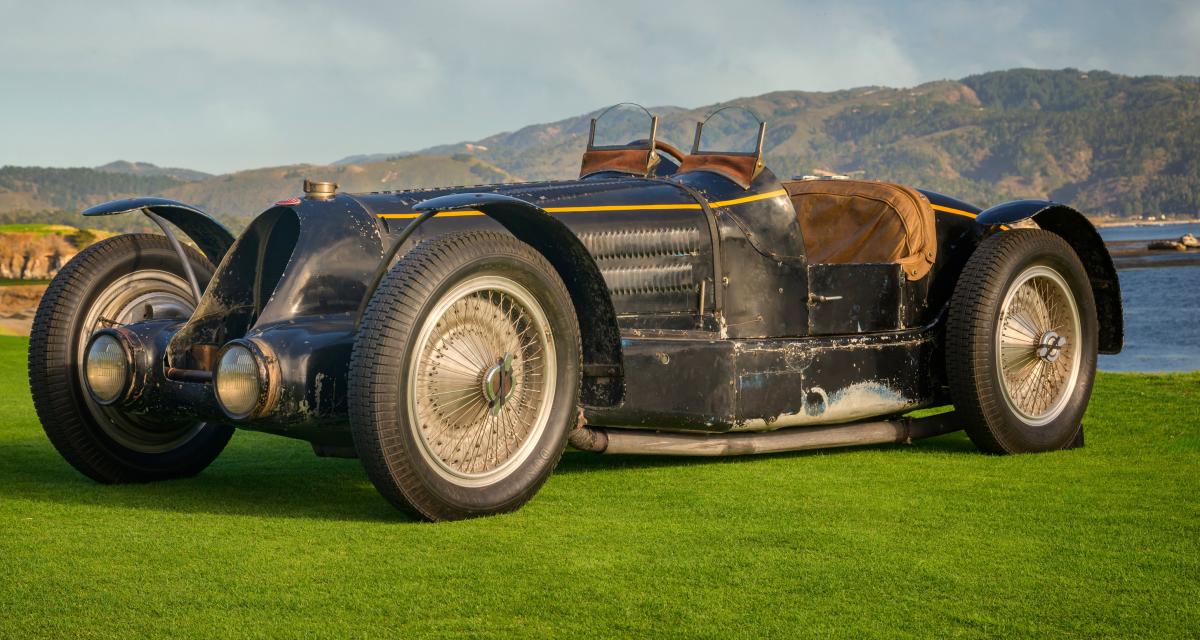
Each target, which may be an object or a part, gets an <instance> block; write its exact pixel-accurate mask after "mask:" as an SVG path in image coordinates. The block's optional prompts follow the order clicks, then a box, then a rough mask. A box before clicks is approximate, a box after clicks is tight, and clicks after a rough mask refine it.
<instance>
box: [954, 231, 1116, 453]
mask: <svg viewBox="0 0 1200 640" xmlns="http://www.w3.org/2000/svg"><path fill="white" fill-rule="evenodd" d="M1097 325H1098V321H1097V318H1096V305H1095V301H1094V299H1093V297H1092V290H1091V285H1090V283H1089V282H1088V277H1087V273H1086V271H1084V268H1083V265H1082V264H1081V263H1080V261H1079V258H1078V257H1077V256H1076V255H1075V252H1074V250H1073V249H1072V248H1071V246H1070V245H1068V244H1067V243H1066V242H1065V241H1064V240H1063V239H1062V238H1060V237H1058V236H1057V235H1055V234H1053V233H1050V232H1047V231H1041V230H1025V229H1020V230H1012V231H1006V232H1003V233H1000V234H997V235H994V236H991V237H989V238H987V239H986V240H984V241H983V243H981V244H980V246H979V247H978V248H977V249H976V250H975V253H974V254H973V255H972V256H971V259H970V261H968V263H967V265H966V267H965V269H964V270H963V273H962V275H961V276H960V278H959V282H958V284H957V285H956V287H955V290H954V296H953V299H952V301H951V306H950V318H949V321H948V323H947V327H946V333H947V336H946V338H947V339H946V370H947V374H948V376H949V383H950V392H951V396H952V398H953V400H954V405H955V407H956V408H957V409H958V411H959V413H960V415H962V416H963V417H964V418H965V419H966V420H967V423H966V430H967V434H968V435H969V436H970V437H971V440H972V441H973V442H974V443H975V445H976V446H977V447H979V449H980V450H982V451H986V452H989V453H1021V452H1034V451H1050V450H1055V449H1062V448H1065V447H1069V446H1071V445H1072V444H1074V443H1077V442H1081V441H1082V429H1083V427H1082V423H1081V421H1082V419H1083V413H1084V411H1085V410H1086V409H1087V403H1088V399H1089V398H1090V396H1091V390H1092V383H1093V381H1094V379H1095V372H1096V350H1097V333H1098V332H1097Z"/></svg>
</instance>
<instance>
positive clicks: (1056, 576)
mask: <svg viewBox="0 0 1200 640" xmlns="http://www.w3.org/2000/svg"><path fill="white" fill-rule="evenodd" d="M25 346H26V342H25V340H23V339H18V338H2V339H0V637H14V638H30V637H54V638H65V637H75V638H91V637H95V638H108V637H112V638H130V637H143V636H157V637H199V636H203V637H280V636H285V637H300V636H303V637H330V638H341V637H398V638H400V637H404V638H407V637H421V636H427V637H447V636H448V637H487V636H496V637H505V636H508V637H511V636H521V637H553V638H565V637H643V636H650V635H654V636H675V637H685V636H686V637H711V638H727V637H761V636H768V635H773V636H819V637H827V636H838V637H852V638H859V637H881V638H895V637H921V638H925V637H933V636H958V637H994V636H1010V635H1015V636H1031V635H1036V636H1112V637H1131V636H1142V637H1155V638H1157V637H1188V636H1191V637H1195V636H1196V634H1197V633H1198V632H1200V612H1198V605H1197V598H1198V594H1200V497H1198V495H1200V464H1198V463H1200V426H1198V425H1197V419H1196V417H1195V416H1196V412H1197V408H1198V405H1200V374H1187V375H1169V376H1168V375H1102V376H1101V377H1100V380H1099V383H1098V385H1097V388H1096V392H1095V395H1094V399H1093V402H1092V408H1091V411H1090V413H1089V414H1088V417H1087V419H1086V421H1085V424H1086V426H1087V439H1088V441H1087V447H1086V448H1084V449H1079V450H1074V451H1064V452H1059V453H1053V454H1045V455H1029V456H1014V457H989V456H983V455H979V454H977V453H975V452H974V450H973V448H972V446H971V444H970V442H969V441H968V440H967V439H966V437H965V436H963V435H962V434H950V435H947V436H942V437H940V438H936V439H932V440H927V441H923V442H919V443H917V444H916V445H912V446H889V447H873V448H866V449H855V450H840V451H833V452H820V453H807V454H789V455H776V456H771V457H759V458H740V459H725V460H680V459H662V458H636V457H597V456H592V455H588V454H583V453H578V452H571V453H568V454H567V455H566V457H565V459H564V460H563V461H562V464H561V465H560V466H559V470H558V471H557V472H556V473H555V475H554V476H553V477H551V479H550V481H549V482H548V483H547V484H546V486H545V488H544V489H543V490H542V492H541V493H540V494H539V495H538V496H537V497H536V498H535V499H534V500H533V502H532V503H530V504H529V505H528V506H526V507H525V508H524V509H522V510H521V511H519V512H517V513H514V514H510V515H505V516H500V517H494V518H486V519H480V520H473V521H469V522H459V523H448V524H437V525H431V524H424V523H417V522H411V521H408V520H406V519H405V518H404V517H403V516H401V515H400V514H399V513H398V512H396V511H394V510H393V509H392V508H391V507H390V506H389V505H388V504H386V503H385V502H384V501H383V499H381V498H380V497H379V496H378V495H377V494H376V492H375V490H374V489H373V488H372V487H371V485H370V484H369V482H368V481H367V479H366V477H365V476H364V475H363V472H362V471H361V469H360V468H359V466H358V463H357V461H354V460H334V459H320V458H315V457H313V455H312V454H311V452H310V450H309V449H308V447H307V446H306V445H305V444H304V443H301V442H294V441H289V440H285V439H281V438H276V437H271V436H266V435H260V434H254V433H238V434H237V435H236V436H235V437H234V440H233V442H232V443H231V445H230V447H229V449H228V450H227V451H226V452H225V454H224V455H223V456H222V457H221V458H220V459H219V460H218V461H217V462H216V463H215V464H214V465H213V466H212V467H211V468H210V469H209V470H208V471H206V472H205V473H203V474H201V475H200V476H199V477H197V478H195V479H190V480H184V481H176V482H168V483H161V484H156V485H143V486H100V485H97V484H93V483H92V482H90V481H88V480H86V479H84V478H83V477H82V476H80V475H78V474H77V473H75V472H74V471H73V470H72V469H71V468H70V467H68V466H67V464H66V463H65V462H63V461H62V460H61V459H60V458H59V457H58V455H57V454H56V453H55V451H54V450H53V448H52V447H51V446H50V444H49V443H48V442H47V440H46V439H45V437H44V436H43V435H42V433H41V430H40V428H39V426H38V422H37V419H36V417H35V416H34V413H33V410H32V408H31V406H30V401H29V395H28V389H27V385H26V382H25V361H24V359H25Z"/></svg>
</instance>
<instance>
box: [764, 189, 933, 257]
mask: <svg viewBox="0 0 1200 640" xmlns="http://www.w3.org/2000/svg"><path fill="white" fill-rule="evenodd" d="M783 186H784V188H785V189H787V192H788V195H789V196H791V198H792V206H794V207H795V208H796V217H797V218H798V219H799V222H800V232H801V233H803V234H804V248H805V251H806V252H807V254H808V262H809V263H824V264H839V263H840V264H846V263H880V262H892V263H899V264H900V265H902V266H903V267H904V276H905V277H906V278H908V279H909V280H920V279H921V278H924V277H925V274H927V273H929V269H930V268H931V267H932V266H933V262H934V260H935V259H936V258H937V230H936V228H935V226H934V214H933V209H932V208H931V207H930V206H929V199H928V198H926V197H925V196H924V195H923V194H921V192H919V191H917V190H916V189H913V188H911V187H906V186H903V185H899V184H892V183H890V182H871V181H866V180H800V181H797V182H785V183H784V184H783Z"/></svg>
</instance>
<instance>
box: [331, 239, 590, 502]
mask: <svg viewBox="0 0 1200 640" xmlns="http://www.w3.org/2000/svg"><path fill="white" fill-rule="evenodd" d="M580 351H581V348H580V330H579V319H578V318H577V317H576V315H575V307H574V305H573V304H572V301H571V294H570V292H569V291H568V290H567V288H566V285H565V284H564V283H563V280H562V278H561V277H560V276H559V274H558V272H557V271H556V270H555V268H554V266H553V265H551V264H550V262H549V261H548V260H547V259H546V257H545V256H543V255H542V254H541V253H539V252H538V251H537V250H536V249H534V248H533V247H532V246H530V245H528V244H526V243H524V242H521V241H520V240H518V239H516V238H514V237H512V236H511V235H508V234H503V233H497V232H492V231H468V232H464V233H453V234H446V235H441V236H436V237H434V238H429V239H427V240H424V241H422V242H421V243H420V244H418V245H417V246H416V247H414V248H413V249H412V250H411V251H409V252H408V253H407V254H406V255H405V256H404V257H403V258H401V259H400V261H399V262H397V263H396V264H395V265H394V266H393V267H392V268H391V270H390V271H389V272H388V274H387V277H385V278H384V279H383V280H382V281H381V282H380V284H379V288H378V289H377V290H376V291H375V293H374V294H372V295H371V298H370V300H369V302H368V304H367V308H366V312H365V313H364V314H363V321H362V328H361V329H360V331H359V334H358V336H357V337H356V338H355V341H354V352H353V354H352V356H351V359H350V380H349V398H348V399H349V405H350V407H349V408H350V428H351V433H352V435H353V436H354V447H355V450H356V452H357V453H358V458H359V460H361V461H362V464H363V468H364V469H365V470H366V472H367V476H368V477H370V478H371V482H372V483H373V484H374V485H375V487H376V488H377V489H379V492H380V493H381V494H383V496H384V497H385V498H387V499H388V501H390V502H391V503H392V504H394V505H395V506H397V507H399V508H400V509H403V510H405V511H408V512H409V513H411V514H413V515H415V516H417V517H420V518H425V519H428V520H435V521H440V520H460V519H463V518H474V517H477V516H483V515H488V514H494V513H505V512H508V511H512V510H514V509H517V508H518V507H520V506H521V505H523V504H525V503H526V502H528V501H529V500H530V499H531V498H532V497H533V496H534V494H535V493H537V491H538V489H539V488H541V486H542V484H543V483H545V481H546V479H547V478H548V477H549V476H550V474H551V473H552V472H553V471H554V467H555V466H556V465H557V464H558V461H559V459H560V458H561V457H562V452H563V449H564V448H565V447H566V444H567V433H568V431H569V430H570V428H571V427H572V426H573V425H574V424H575V422H576V420H578V417H579V390H580V383H581V379H582V375H581V360H582V354H581V352H580Z"/></svg>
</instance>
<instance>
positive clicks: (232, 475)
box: [0, 434, 975, 523]
mask: <svg viewBox="0 0 1200 640" xmlns="http://www.w3.org/2000/svg"><path fill="white" fill-rule="evenodd" d="M231 449H233V450H231V451H228V452H226V453H225V454H224V455H222V456H221V457H220V458H218V459H217V461H216V462H214V463H213V465H212V466H211V467H209V468H208V469H207V470H205V471H204V472H203V473H201V474H200V475H198V476H196V477H194V478H186V479H180V480H171V481H166V482H156V483H150V484H128V485H104V484H99V483H96V482H93V481H92V480H90V479H88V478H85V477H84V476H82V475H81V474H79V473H77V472H76V471H75V470H74V469H72V468H71V467H70V466H68V465H67V463H66V462H65V461H63V460H62V458H60V457H59V456H58V455H57V453H56V452H55V451H54V450H53V448H52V447H50V445H49V443H48V442H44V441H43V442H25V443H21V444H19V445H18V446H15V447H6V448H5V450H4V451H3V452H2V454H0V468H2V469H3V470H2V471H0V502H7V501H8V500H10V499H11V500H32V501H36V502H43V503H52V504H59V505H64V506H81V507H104V508H109V507H111V508H117V509H135V510H139V509H140V510H148V511H155V512H160V513H170V512H178V513H203V514H213V515H222V516H248V517H257V518H298V519H307V520H325V521H347V522H351V521H353V522H378V523H405V522H416V521H415V520H414V519H413V518H411V517H410V516H408V515H407V514H405V513H404V512H402V511H400V510H398V509H395V508H394V507H392V505H391V504H389V503H388V502H387V501H386V500H384V498H383V497H382V496H380V494H379V493H378V492H377V491H376V490H375V487H374V486H372V484H371V482H370V481H369V480H368V479H367V476H366V474H365V473H364V472H363V470H362V467H361V465H359V463H358V461H357V460H346V459H335V458H317V457H315V456H313V455H312V454H311V453H309V452H308V451H305V450H304V449H306V447H297V446H296V443H277V442H268V440H267V439H266V438H263V439H262V440H260V441H257V442H252V443H246V444H241V445H240V446H236V447H231ZM866 451H895V452H897V453H904V452H906V453H920V454H925V453H931V454H946V453H949V454H963V453H970V454H974V451H975V449H974V447H973V446H972V445H971V443H970V441H969V440H967V439H966V437H965V436H962V435H961V434H948V435H946V436H940V437H937V438H932V439H930V440H925V441H921V442H918V443H916V444H913V445H895V444H891V445H875V446H864V447H851V448H840V449H824V450H819V451H797V452H790V453H777V454H766V455H759V456H741V457H729V458H691V457H676V456H638V455H612V456H605V455H597V454H592V453H586V452H581V451H568V452H567V453H566V454H565V455H564V457H563V459H562V461H561V463H560V464H559V465H558V468H557V470H556V472H555V473H562V474H571V473H580V472H584V473H622V472H623V471H624V470H627V469H637V468H654V467H680V468H681V467H690V466H693V465H717V464H720V465H728V464H749V463H752V462H753V461H755V460H763V459H772V458H776V459H778V458H804V457H808V456H813V455H826V456H827V455H850V454H854V453H861V452H866Z"/></svg>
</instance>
